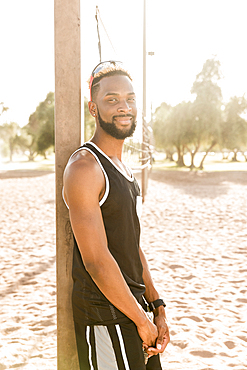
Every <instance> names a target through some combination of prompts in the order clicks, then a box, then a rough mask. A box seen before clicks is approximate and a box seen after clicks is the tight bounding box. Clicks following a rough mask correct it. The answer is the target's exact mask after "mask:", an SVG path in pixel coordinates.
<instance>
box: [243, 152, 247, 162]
mask: <svg viewBox="0 0 247 370" xmlns="http://www.w3.org/2000/svg"><path fill="white" fill-rule="evenodd" d="M242 154H243V156H244V159H245V162H247V152H242Z"/></svg>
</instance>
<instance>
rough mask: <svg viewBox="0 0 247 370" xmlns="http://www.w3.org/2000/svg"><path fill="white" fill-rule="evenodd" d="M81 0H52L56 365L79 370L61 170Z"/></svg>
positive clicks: (72, 143)
mask: <svg viewBox="0 0 247 370" xmlns="http://www.w3.org/2000/svg"><path fill="white" fill-rule="evenodd" d="M80 71H81V58H80V0H70V1H68V0H55V152H56V243H57V345H58V347H57V368H58V370H78V369H79V366H78V358H77V351H76V344H75V335H74V324H73V318H72V307H71V291H72V277H71V267H72V249H73V239H72V232H71V228H70V222H69V214H68V210H67V208H66V207H65V205H64V203H63V200H62V186H63V171H64V168H65V165H66V163H67V161H68V158H69V156H70V155H71V154H72V152H73V151H74V150H75V149H77V148H78V147H79V146H80V139H81V73H80Z"/></svg>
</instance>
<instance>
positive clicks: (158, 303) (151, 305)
mask: <svg viewBox="0 0 247 370" xmlns="http://www.w3.org/2000/svg"><path fill="white" fill-rule="evenodd" d="M160 306H164V307H166V304H165V302H164V301H163V299H156V301H153V302H150V303H149V305H148V308H149V311H151V312H152V311H153V310H155V308H158V307H160Z"/></svg>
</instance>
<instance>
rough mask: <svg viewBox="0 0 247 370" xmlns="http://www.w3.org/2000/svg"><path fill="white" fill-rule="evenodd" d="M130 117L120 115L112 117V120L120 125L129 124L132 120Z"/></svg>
mask: <svg viewBox="0 0 247 370" xmlns="http://www.w3.org/2000/svg"><path fill="white" fill-rule="evenodd" d="M132 119H133V118H132V117H130V116H120V117H114V121H116V122H118V123H120V124H121V125H129V124H130V123H131V121H132Z"/></svg>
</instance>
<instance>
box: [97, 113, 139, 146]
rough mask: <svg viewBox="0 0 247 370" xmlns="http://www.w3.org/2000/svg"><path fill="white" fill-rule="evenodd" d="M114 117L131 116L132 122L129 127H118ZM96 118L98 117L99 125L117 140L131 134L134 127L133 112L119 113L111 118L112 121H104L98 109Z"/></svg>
mask: <svg viewBox="0 0 247 370" xmlns="http://www.w3.org/2000/svg"><path fill="white" fill-rule="evenodd" d="M115 117H131V118H132V123H131V126H130V128H125V129H119V128H118V127H117V126H116V124H115V123H114V118H115ZM98 119H99V124H100V127H101V128H102V129H103V130H104V131H105V132H106V133H107V134H108V135H111V136H112V137H114V138H115V139H118V140H124V139H126V138H127V137H130V136H132V135H133V133H134V132H135V129H136V121H135V116H133V114H119V115H118V116H114V117H113V118H112V122H106V121H104V120H103V119H102V118H101V116H100V114H99V111H98Z"/></svg>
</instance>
